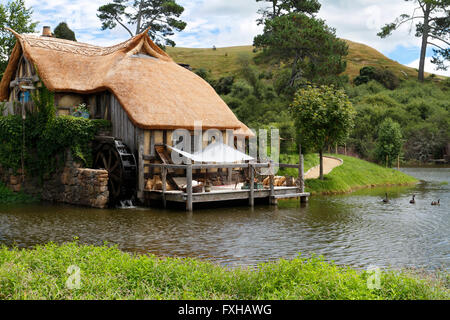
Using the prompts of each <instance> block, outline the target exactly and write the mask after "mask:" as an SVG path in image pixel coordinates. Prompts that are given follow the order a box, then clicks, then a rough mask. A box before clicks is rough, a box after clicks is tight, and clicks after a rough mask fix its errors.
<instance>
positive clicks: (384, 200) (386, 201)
mask: <svg viewBox="0 0 450 320" xmlns="http://www.w3.org/2000/svg"><path fill="white" fill-rule="evenodd" d="M383 202H384V203H389V198H388V194H387V193H386V199H383Z"/></svg>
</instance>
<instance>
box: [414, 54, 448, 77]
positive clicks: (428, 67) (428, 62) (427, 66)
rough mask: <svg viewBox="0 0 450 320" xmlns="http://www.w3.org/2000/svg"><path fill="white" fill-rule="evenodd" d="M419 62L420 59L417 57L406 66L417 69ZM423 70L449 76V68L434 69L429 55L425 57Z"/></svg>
mask: <svg viewBox="0 0 450 320" xmlns="http://www.w3.org/2000/svg"><path fill="white" fill-rule="evenodd" d="M419 63H420V59H417V60H415V61H413V62H411V63H410V64H408V67H411V68H415V69H419ZM425 72H428V73H433V74H437V75H441V76H446V77H450V68H449V70H447V71H442V70H436V68H435V65H434V64H432V63H431V57H427V58H426V60H425Z"/></svg>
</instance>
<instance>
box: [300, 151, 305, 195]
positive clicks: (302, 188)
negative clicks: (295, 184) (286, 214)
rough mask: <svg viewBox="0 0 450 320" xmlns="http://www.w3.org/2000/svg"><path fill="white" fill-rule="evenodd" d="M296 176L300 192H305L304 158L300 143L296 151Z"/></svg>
mask: <svg viewBox="0 0 450 320" xmlns="http://www.w3.org/2000/svg"><path fill="white" fill-rule="evenodd" d="M298 159H299V164H298V178H299V179H300V188H299V189H300V193H305V159H304V157H303V152H302V145H300V146H299V153H298Z"/></svg>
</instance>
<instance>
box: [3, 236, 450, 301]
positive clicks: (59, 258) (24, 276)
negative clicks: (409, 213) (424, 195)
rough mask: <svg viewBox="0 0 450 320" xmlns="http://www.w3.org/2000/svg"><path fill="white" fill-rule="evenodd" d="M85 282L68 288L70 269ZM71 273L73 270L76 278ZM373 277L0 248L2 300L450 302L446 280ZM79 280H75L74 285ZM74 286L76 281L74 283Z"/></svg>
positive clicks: (310, 262)
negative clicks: (374, 284)
mask: <svg viewBox="0 0 450 320" xmlns="http://www.w3.org/2000/svg"><path fill="white" fill-rule="evenodd" d="M73 265H75V266H77V267H79V268H80V271H81V272H80V283H79V284H80V286H79V288H78V289H76V288H75V289H69V288H68V287H67V286H66V282H67V281H68V280H69V277H71V275H70V274H68V273H67V270H68V268H69V267H70V266H73ZM72 276H73V275H72ZM369 277H370V274H368V273H366V272H363V271H356V270H353V269H350V268H343V267H338V266H336V265H334V264H330V263H326V262H325V261H324V260H323V259H322V258H317V257H313V258H310V259H305V258H302V257H301V256H299V257H298V258H296V259H294V260H292V261H286V260H280V261H278V262H276V263H267V264H262V265H260V266H258V268H257V269H256V270H250V269H233V270H229V269H227V268H224V267H221V266H218V265H214V264H211V263H209V262H202V261H199V260H194V259H174V258H165V259H161V258H158V257H156V256H152V255H150V256H142V255H140V256H139V255H130V254H128V253H124V252H121V251H120V250H118V249H117V248H116V247H107V246H102V247H94V246H83V245H79V244H78V243H76V242H73V243H69V244H65V245H61V246H58V245H56V244H48V245H45V246H37V247H36V248H35V249H32V250H26V249H25V250H19V249H17V248H15V249H9V248H6V247H0V299H101V300H103V299H152V300H155V299H207V300H214V299H226V300H235V299H236V300H246V299H256V300H259V299H268V300H271V299H307V300H313V299H327V300H328V299H402V300H405V299H449V297H450V296H449V291H448V288H446V282H445V281H437V280H424V279H420V278H417V277H415V276H412V275H411V274H408V273H402V272H394V271H388V272H382V273H381V282H380V284H381V286H380V288H379V289H369V287H368V285H367V283H368V278H369ZM72 283H74V282H72ZM75 284H76V282H75Z"/></svg>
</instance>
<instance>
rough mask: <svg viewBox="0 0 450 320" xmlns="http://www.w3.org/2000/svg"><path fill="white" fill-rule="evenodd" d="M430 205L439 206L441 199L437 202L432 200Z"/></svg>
mask: <svg viewBox="0 0 450 320" xmlns="http://www.w3.org/2000/svg"><path fill="white" fill-rule="evenodd" d="M431 205H432V206H440V205H441V199H439V200H438V201H437V202H436V201H433V202H432V203H431Z"/></svg>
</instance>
